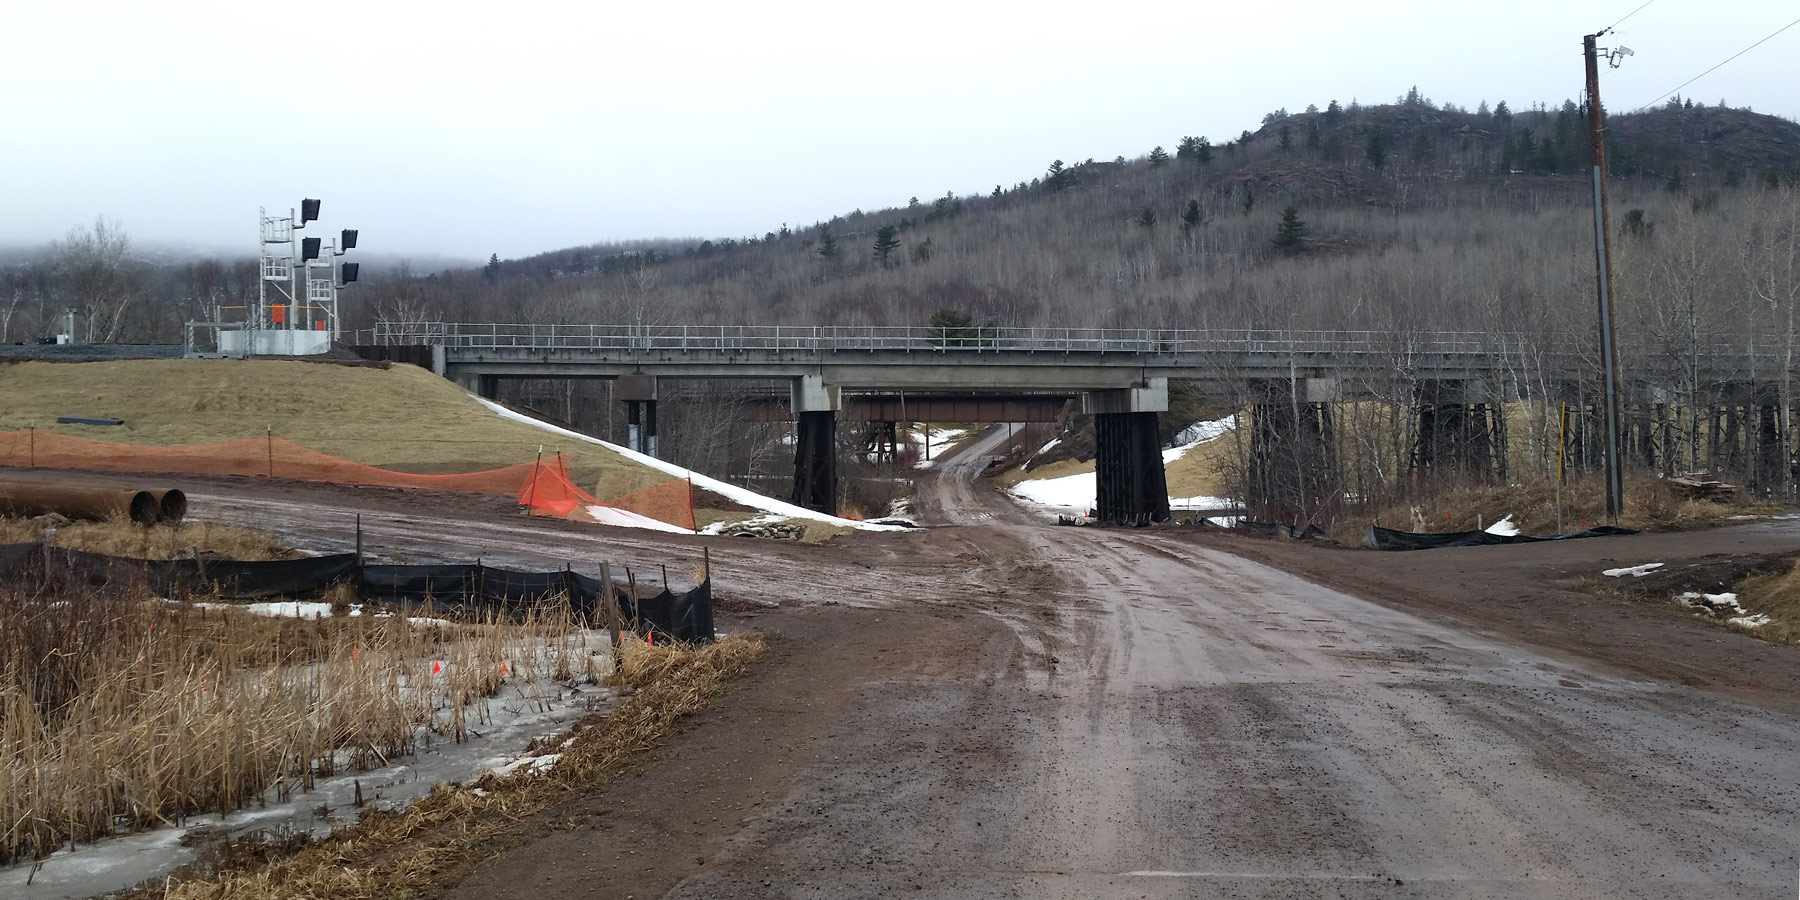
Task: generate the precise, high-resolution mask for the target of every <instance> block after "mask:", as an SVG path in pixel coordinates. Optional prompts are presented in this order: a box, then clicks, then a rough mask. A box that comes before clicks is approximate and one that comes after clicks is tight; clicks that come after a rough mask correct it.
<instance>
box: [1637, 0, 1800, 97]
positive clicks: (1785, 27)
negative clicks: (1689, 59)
mask: <svg viewBox="0 0 1800 900" xmlns="http://www.w3.org/2000/svg"><path fill="white" fill-rule="evenodd" d="M1652 2H1654V0H1652ZM1648 5H1649V4H1645V6H1648ZM1642 8H1643V7H1639V9H1642ZM1626 18H1630V16H1626ZM1619 21H1621V22H1622V21H1624V19H1621V20H1619ZM1795 25H1800V19H1795V20H1794V21H1792V22H1789V23H1787V24H1786V25H1783V26H1781V27H1780V28H1777V29H1775V31H1774V32H1773V33H1772V34H1770V35H1769V36H1768V37H1765V38H1763V39H1762V40H1760V41H1757V42H1756V43H1754V44H1751V45H1750V46H1748V47H1745V48H1744V49H1742V50H1739V51H1738V52H1736V53H1733V54H1731V55H1730V56H1728V57H1726V58H1725V61H1724V62H1721V63H1719V64H1718V65H1716V66H1713V67H1712V68H1710V69H1707V70H1706V71H1704V72H1701V73H1700V74H1698V75H1695V76H1694V77H1692V78H1689V79H1688V80H1686V81H1684V82H1682V83H1680V84H1678V85H1676V86H1675V87H1674V88H1673V89H1672V90H1669V91H1666V92H1664V93H1663V95H1662V96H1661V97H1657V98H1656V99H1655V100H1651V101H1650V103H1646V104H1644V105H1643V106H1639V107H1637V108H1636V109H1634V110H1632V111H1633V112H1642V111H1644V110H1646V109H1649V108H1650V105H1651V104H1652V103H1660V102H1662V99H1663V97H1668V96H1670V95H1671V94H1674V93H1675V92H1676V91H1679V90H1681V89H1682V88H1684V87H1687V86H1688V85H1690V84H1693V83H1694V82H1696V81H1699V80H1700V79H1702V78H1705V77H1706V76H1708V75H1711V74H1712V73H1714V72H1716V71H1718V70H1719V69H1720V68H1722V67H1723V66H1724V65H1725V63H1728V62H1731V61H1732V60H1734V59H1737V58H1738V57H1740V56H1743V55H1744V54H1746V53H1749V52H1750V51H1752V50H1755V49H1756V48H1758V47H1761V46H1762V45H1763V44H1766V43H1768V42H1769V41H1770V40H1772V39H1773V38H1774V37H1775V35H1777V34H1780V33H1782V32H1784V31H1786V30H1788V29H1789V28H1792V27H1794V26H1795Z"/></svg>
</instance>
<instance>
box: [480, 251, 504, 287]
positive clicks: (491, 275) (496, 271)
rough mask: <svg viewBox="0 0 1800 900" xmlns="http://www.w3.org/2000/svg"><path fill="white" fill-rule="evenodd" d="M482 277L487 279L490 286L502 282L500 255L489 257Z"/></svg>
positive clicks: (482, 271)
mask: <svg viewBox="0 0 1800 900" xmlns="http://www.w3.org/2000/svg"><path fill="white" fill-rule="evenodd" d="M481 277H483V278H485V279H487V283H488V284H497V283H499V281H500V254H498V253H496V254H494V255H492V256H490V257H488V261H487V265H486V266H485V267H483V268H482V270H481Z"/></svg>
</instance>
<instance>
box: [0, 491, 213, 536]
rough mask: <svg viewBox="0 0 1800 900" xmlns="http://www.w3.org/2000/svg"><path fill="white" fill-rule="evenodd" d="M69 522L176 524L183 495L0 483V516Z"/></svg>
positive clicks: (184, 508)
mask: <svg viewBox="0 0 1800 900" xmlns="http://www.w3.org/2000/svg"><path fill="white" fill-rule="evenodd" d="M50 513H55V514H57V515H60V516H64V517H66V518H70V519H96V520H104V519H112V518H128V519H130V520H131V521H132V522H134V523H136V524H138V525H156V524H159V523H160V524H168V525H177V524H180V522H181V520H182V518H183V517H184V516H186V515H187V495H186V494H183V493H182V492H181V491H178V490H176V489H174V488H158V489H154V490H143V489H139V488H131V487H118V486H116V485H106V484H85V483H82V482H76V481H0V515H8V516H42V515H48V514H50Z"/></svg>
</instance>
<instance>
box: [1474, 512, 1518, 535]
mask: <svg viewBox="0 0 1800 900" xmlns="http://www.w3.org/2000/svg"><path fill="white" fill-rule="evenodd" d="M1482 530H1483V531H1486V532H1487V533H1488V534H1497V535H1500V536H1501V537H1513V536H1514V535H1517V534H1518V533H1519V523H1517V522H1514V521H1513V517H1512V514H1510V513H1508V514H1507V516H1506V518H1504V519H1501V520H1500V521H1498V522H1495V523H1494V524H1492V525H1489V526H1488V527H1486V528H1484V529H1482Z"/></svg>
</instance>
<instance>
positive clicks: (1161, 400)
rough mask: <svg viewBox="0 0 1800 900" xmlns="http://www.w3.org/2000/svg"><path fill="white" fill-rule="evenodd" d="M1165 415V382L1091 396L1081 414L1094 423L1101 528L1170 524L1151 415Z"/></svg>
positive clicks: (1159, 380)
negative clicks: (1105, 524) (1107, 525)
mask: <svg viewBox="0 0 1800 900" xmlns="http://www.w3.org/2000/svg"><path fill="white" fill-rule="evenodd" d="M1168 409H1169V380H1168V379H1167V378H1150V379H1146V380H1145V386H1144V387H1141V388H1125V389H1123V390H1113V391H1092V392H1089V393H1086V394H1083V395H1082V411H1083V412H1086V413H1088V414H1090V415H1092V416H1093V417H1094V446H1095V450H1096V451H1097V452H1096V456H1095V491H1094V493H1095V505H1096V509H1095V515H1096V517H1097V518H1099V519H1100V521H1103V522H1117V523H1121V524H1127V525H1147V524H1149V523H1151V522H1164V521H1168V519H1169V486H1168V481H1167V479H1166V477H1165V476H1164V474H1163V461H1162V438H1161V436H1160V435H1159V433H1158V431H1157V421H1156V414H1157V413H1159V412H1167V411H1168Z"/></svg>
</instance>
